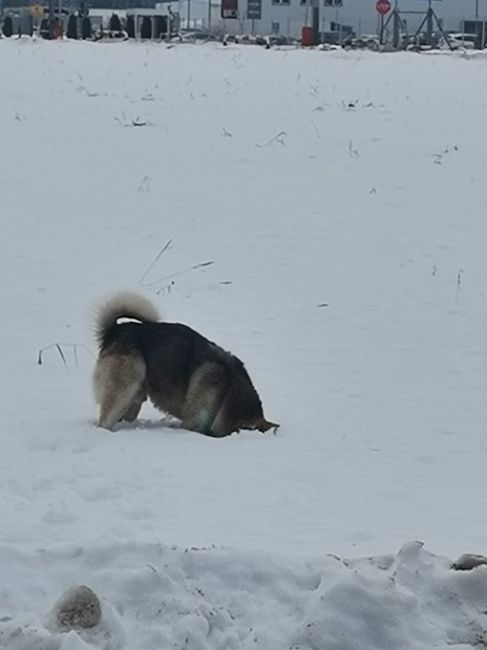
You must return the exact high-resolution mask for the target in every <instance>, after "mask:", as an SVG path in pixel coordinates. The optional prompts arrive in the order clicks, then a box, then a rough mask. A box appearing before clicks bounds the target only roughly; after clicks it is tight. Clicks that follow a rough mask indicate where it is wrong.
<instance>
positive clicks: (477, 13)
mask: <svg viewBox="0 0 487 650" xmlns="http://www.w3.org/2000/svg"><path fill="white" fill-rule="evenodd" d="M478 19H479V0H475V20H478Z"/></svg>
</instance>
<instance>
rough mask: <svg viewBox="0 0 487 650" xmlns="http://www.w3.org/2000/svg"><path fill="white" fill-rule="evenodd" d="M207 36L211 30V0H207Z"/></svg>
mask: <svg viewBox="0 0 487 650" xmlns="http://www.w3.org/2000/svg"><path fill="white" fill-rule="evenodd" d="M207 31H208V36H209V35H210V31H211V0H208V30H207Z"/></svg>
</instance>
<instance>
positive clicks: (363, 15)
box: [321, 0, 487, 33]
mask: <svg viewBox="0 0 487 650" xmlns="http://www.w3.org/2000/svg"><path fill="white" fill-rule="evenodd" d="M391 1H392V2H393V3H394V0H391ZM375 3H376V0H343V8H342V9H341V10H340V14H339V16H340V19H341V21H342V22H344V23H351V24H353V25H354V26H355V28H356V29H357V30H359V31H361V32H362V33H363V32H370V31H374V30H375V28H376V25H377V13H376V11H375ZM475 4H476V0H435V2H433V8H434V10H435V11H436V13H437V14H438V16H439V17H440V18H444V26H445V28H446V29H450V30H456V29H458V28H459V26H460V21H461V20H462V19H463V18H473V17H474V15H475ZM427 6H428V2H427V0H399V7H400V9H401V10H403V11H409V10H423V9H425V8H427ZM478 6H479V16H480V17H481V18H485V19H487V0H478ZM321 11H323V3H321ZM324 11H325V17H326V18H327V19H328V18H329V19H330V20H333V19H334V17H335V9H328V10H327V9H325V10H324ZM408 23H410V24H411V25H412V24H413V17H412V16H411V17H410V20H408Z"/></svg>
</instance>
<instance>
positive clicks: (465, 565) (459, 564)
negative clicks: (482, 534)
mask: <svg viewBox="0 0 487 650" xmlns="http://www.w3.org/2000/svg"><path fill="white" fill-rule="evenodd" d="M481 564H487V557H485V555H475V554H473V553H465V554H464V555H461V556H460V557H459V558H458V560H457V561H456V562H454V563H453V568H454V569H456V570H457V571H470V570H471V569H474V568H475V567H477V566H480V565H481Z"/></svg>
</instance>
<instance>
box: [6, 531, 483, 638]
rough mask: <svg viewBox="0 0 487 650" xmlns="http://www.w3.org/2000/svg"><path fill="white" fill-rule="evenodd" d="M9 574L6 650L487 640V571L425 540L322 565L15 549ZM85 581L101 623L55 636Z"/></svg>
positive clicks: (196, 554)
mask: <svg viewBox="0 0 487 650" xmlns="http://www.w3.org/2000/svg"><path fill="white" fill-rule="evenodd" d="M0 569H1V575H2V582H3V589H2V592H1V596H0V647H2V648H9V649H10V650H31V649H32V648H36V649H37V650H81V649H85V650H86V649H87V648H99V649H100V650H120V649H122V648H130V649H131V650H146V649H147V650H148V649H150V648H187V649H194V650H206V649H208V650H210V649H211V650H228V649H231V650H240V649H242V650H243V649H249V648H253V649H256V648H261V649H269V650H270V649H273V648H286V649H292V650H318V649H322V648H326V649H327V650H357V640H360V649H361V650H391V649H392V648H395V649H404V650H406V649H409V648H411V649H413V648H414V649H415V650H420V649H422V648H425V649H426V648H428V649H429V648H433V647H434V648H441V649H443V648H444V649H445V650H446V648H448V649H449V650H452V649H459V648H465V647H469V646H475V645H484V644H485V643H487V619H486V616H485V604H486V602H487V567H486V566H479V567H477V568H475V569H474V570H472V571H455V570H453V569H452V564H451V562H450V561H449V560H447V559H445V558H443V557H438V556H435V555H432V554H431V553H429V552H428V551H426V550H425V549H424V548H423V545H422V543H421V542H410V543H408V544H405V545H404V546H403V547H402V548H401V550H400V551H399V553H398V554H397V555H396V556H393V555H391V556H381V557H371V558H363V559H355V560H346V559H341V558H338V557H335V556H327V557H324V558H322V559H320V560H314V561H311V560H308V561H304V560H300V561H297V560H288V559H286V558H283V557H276V556H271V555H267V556H265V555H262V554H256V553H242V552H237V551H233V550H229V549H217V548H209V549H182V548H175V547H173V548H169V547H166V546H163V545H161V544H135V543H124V544H120V545H118V546H115V547H113V546H110V547H108V546H105V547H103V546H99V547H92V548H63V549H60V550H57V551H53V550H51V551H43V550H38V551H37V552H36V553H27V552H22V551H19V550H17V549H14V548H13V547H11V546H3V547H2V548H1V550H0ZM81 580H82V581H84V582H86V583H87V584H88V585H89V586H90V589H92V590H93V591H94V592H95V593H96V594H97V595H98V596H99V597H100V600H101V603H102V617H101V622H100V624H99V625H97V626H96V627H94V628H90V629H82V630H81V629H80V630H79V631H73V630H71V631H69V632H67V633H62V632H59V631H54V632H49V630H48V629H47V628H46V627H45V622H46V620H47V619H46V615H47V612H49V611H50V609H51V608H52V603H53V602H54V601H56V599H57V598H58V597H59V593H60V592H61V591H63V590H64V589H65V588H66V586H67V585H69V584H70V583H73V582H74V581H81ZM68 593H69V592H68ZM51 615H52V611H51ZM47 618H48V617H47Z"/></svg>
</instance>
